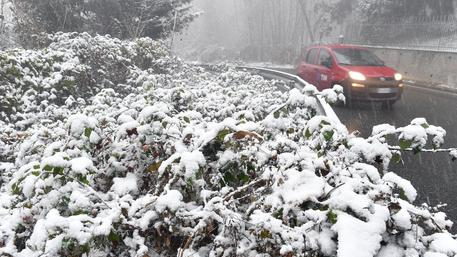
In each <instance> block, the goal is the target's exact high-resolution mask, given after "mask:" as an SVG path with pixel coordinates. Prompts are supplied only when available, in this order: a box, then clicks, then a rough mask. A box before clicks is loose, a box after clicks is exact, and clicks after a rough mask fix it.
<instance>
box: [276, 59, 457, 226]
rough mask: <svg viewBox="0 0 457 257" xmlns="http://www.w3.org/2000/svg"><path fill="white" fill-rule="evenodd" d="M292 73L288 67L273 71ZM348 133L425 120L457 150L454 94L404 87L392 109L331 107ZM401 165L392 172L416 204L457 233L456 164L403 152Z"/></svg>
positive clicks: (361, 105) (441, 155) (443, 155)
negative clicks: (437, 213) (435, 209)
mask: <svg viewBox="0 0 457 257" xmlns="http://www.w3.org/2000/svg"><path fill="white" fill-rule="evenodd" d="M274 69H277V70H282V71H285V72H289V73H291V74H295V71H294V70H293V69H291V68H274ZM334 110H335V112H336V114H337V115H338V117H339V118H340V120H341V122H342V123H343V124H345V125H346V127H347V128H348V130H349V132H352V131H355V130H358V131H359V132H361V136H363V137H368V136H370V134H371V129H372V127H373V126H375V125H379V124H384V123H389V124H391V125H394V126H396V127H401V126H406V125H408V124H409V123H410V122H411V121H412V120H413V119H414V118H419V117H422V118H426V120H427V121H428V123H429V124H431V125H435V126H441V127H443V128H444V129H445V130H446V132H447V136H446V138H445V144H444V145H443V148H450V147H457V94H456V93H450V92H445V91H439V90H432V89H428V88H424V87H418V86H412V85H407V86H406V87H405V88H404V92H403V96H402V99H401V100H400V101H398V102H397V103H395V105H394V107H393V108H392V109H385V108H382V107H381V104H380V103H375V104H371V103H354V104H353V106H352V108H348V107H341V106H340V107H338V106H336V107H334ZM402 158H403V163H399V164H391V167H390V169H391V171H393V172H395V173H397V174H398V175H400V176H401V177H403V178H406V179H408V180H410V181H411V183H412V184H413V185H414V187H415V188H416V190H417V192H418V197H417V200H416V204H421V203H427V204H428V205H429V206H436V205H438V204H447V206H445V207H442V208H440V210H441V211H444V212H445V213H446V214H447V215H448V217H449V219H450V220H452V221H453V222H454V226H453V228H452V231H453V232H454V233H457V161H456V162H452V160H451V158H450V157H449V155H448V154H447V153H420V154H417V155H414V154H413V153H402Z"/></svg>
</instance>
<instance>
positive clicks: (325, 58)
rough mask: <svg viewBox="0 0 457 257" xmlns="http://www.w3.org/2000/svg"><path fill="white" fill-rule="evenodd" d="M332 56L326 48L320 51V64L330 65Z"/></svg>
mask: <svg viewBox="0 0 457 257" xmlns="http://www.w3.org/2000/svg"><path fill="white" fill-rule="evenodd" d="M332 63H333V62H332V56H331V55H330V53H329V52H328V51H327V50H325V49H322V50H321V51H320V53H319V63H318V64H319V65H322V66H325V67H328V66H330V65H331V64H332Z"/></svg>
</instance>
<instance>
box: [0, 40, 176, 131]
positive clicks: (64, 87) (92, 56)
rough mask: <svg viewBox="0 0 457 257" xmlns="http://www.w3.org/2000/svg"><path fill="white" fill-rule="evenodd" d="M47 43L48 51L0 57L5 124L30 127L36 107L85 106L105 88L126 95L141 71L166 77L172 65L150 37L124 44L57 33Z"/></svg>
mask: <svg viewBox="0 0 457 257" xmlns="http://www.w3.org/2000/svg"><path fill="white" fill-rule="evenodd" d="M48 40H49V42H48V43H47V44H48V46H47V47H45V48H43V49H40V50H23V49H13V50H8V51H4V52H0V67H1V68H0V95H2V96H3V97H2V98H1V99H0V117H1V118H2V119H4V120H9V119H13V120H24V122H26V123H32V122H35V121H36V119H34V118H33V116H34V113H35V112H37V111H38V110H37V109H36V108H39V109H40V110H44V109H46V108H48V107H49V105H51V104H55V105H63V104H65V100H66V99H67V98H68V97H69V96H72V98H71V99H70V100H68V101H69V102H70V103H68V102H67V104H71V102H75V101H76V100H78V101H83V100H82V99H87V98H88V97H91V96H94V95H95V94H96V93H98V92H100V90H101V89H103V88H115V89H116V91H117V92H120V93H122V92H124V93H128V92H130V90H131V89H130V85H129V84H128V83H126V82H127V81H128V79H132V78H136V76H137V70H138V69H141V70H147V69H149V68H150V69H152V70H154V72H157V73H163V72H165V69H167V68H168V67H169V65H171V63H172V62H173V60H172V59H170V58H169V56H168V51H167V50H166V48H165V47H164V46H163V45H162V44H161V43H160V42H156V41H152V40H151V39H146V38H142V39H137V40H135V41H121V40H118V39H112V38H109V37H102V36H97V37H91V36H90V35H89V34H86V33H83V34H78V33H72V34H64V33H59V34H55V35H51V36H49V37H48ZM78 98H81V99H78ZM19 113H20V114H19Z"/></svg>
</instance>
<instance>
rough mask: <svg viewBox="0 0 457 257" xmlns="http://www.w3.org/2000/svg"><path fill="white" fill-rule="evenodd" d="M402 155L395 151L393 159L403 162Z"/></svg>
mask: <svg viewBox="0 0 457 257" xmlns="http://www.w3.org/2000/svg"><path fill="white" fill-rule="evenodd" d="M401 160H402V159H401V155H400V154H399V153H393V154H392V161H393V162H395V163H400V162H401Z"/></svg>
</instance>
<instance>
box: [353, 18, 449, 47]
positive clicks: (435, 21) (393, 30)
mask: <svg viewBox="0 0 457 257" xmlns="http://www.w3.org/2000/svg"><path fill="white" fill-rule="evenodd" d="M345 42H346V43H351V44H358V45H371V46H383V47H400V48H409V49H419V50H436V51H451V52H457V18H456V17H454V16H445V17H421V18H414V19H411V18H410V19H393V20H388V21H386V20H384V21H372V22H368V23H366V22H361V21H357V20H355V19H352V20H351V21H349V22H348V23H347V25H346V28H345Z"/></svg>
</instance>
